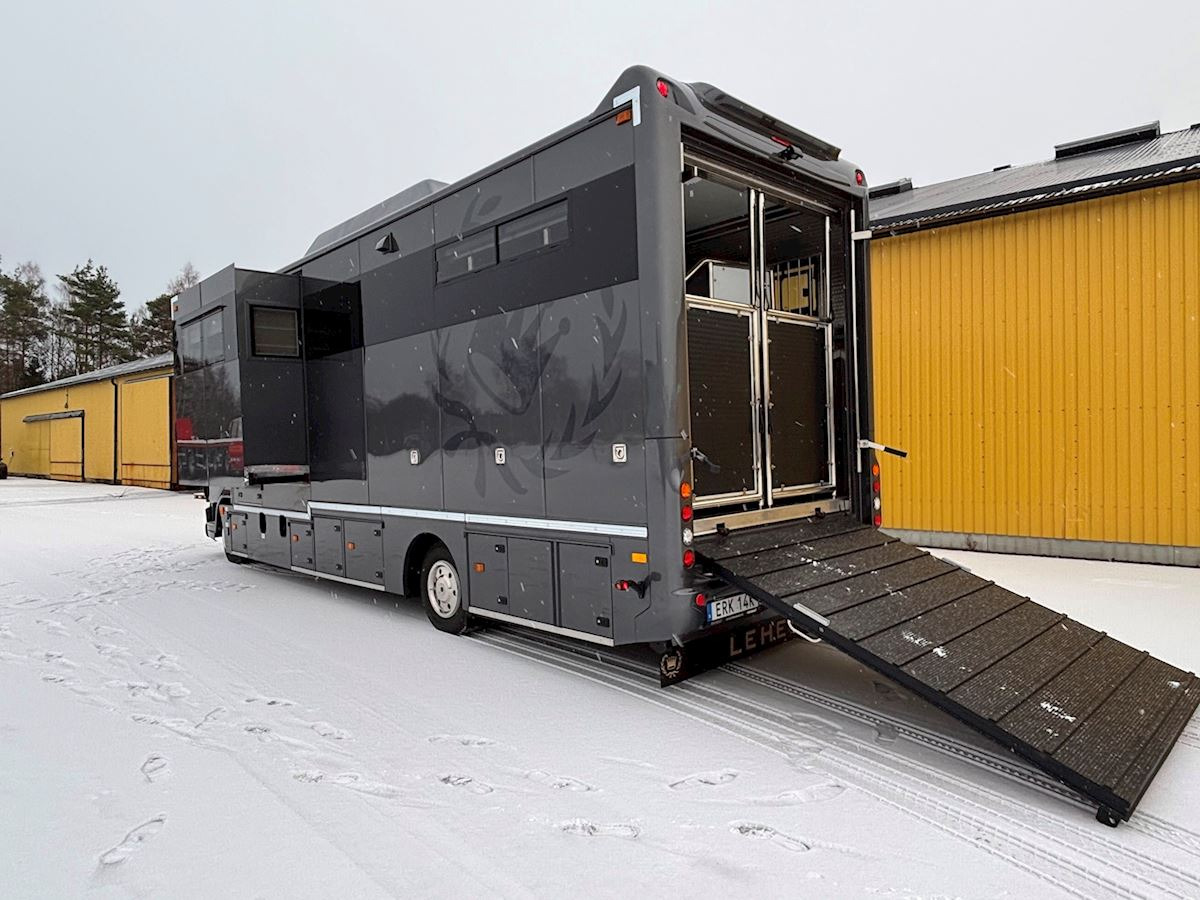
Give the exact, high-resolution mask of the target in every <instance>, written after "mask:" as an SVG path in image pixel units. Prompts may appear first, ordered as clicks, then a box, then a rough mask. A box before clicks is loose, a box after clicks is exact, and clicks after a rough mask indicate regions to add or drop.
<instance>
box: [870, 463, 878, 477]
mask: <svg viewBox="0 0 1200 900" xmlns="http://www.w3.org/2000/svg"><path fill="white" fill-rule="evenodd" d="M871 474H872V475H874V476H875V477H876V478H878V477H879V463H871Z"/></svg>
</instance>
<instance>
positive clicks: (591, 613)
mask: <svg viewBox="0 0 1200 900" xmlns="http://www.w3.org/2000/svg"><path fill="white" fill-rule="evenodd" d="M611 573H612V551H611V550H610V549H609V548H608V547H606V546H600V545H595V544H568V543H562V544H559V545H558V597H559V609H560V611H561V615H560V622H561V624H562V627H563V628H570V629H572V630H574V631H585V632H587V633H589V634H598V635H601V636H603V637H611V636H612V607H613V578H612V575H611Z"/></svg>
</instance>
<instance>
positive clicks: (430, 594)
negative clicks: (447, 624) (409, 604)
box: [425, 560, 460, 619]
mask: <svg viewBox="0 0 1200 900" xmlns="http://www.w3.org/2000/svg"><path fill="white" fill-rule="evenodd" d="M425 596H426V597H427V598H428V600H429V606H430V608H431V609H432V610H433V611H434V612H435V613H437V615H438V616H439V617H441V618H443V619H451V618H453V617H454V614H455V613H457V612H458V606H459V596H460V595H459V590H458V572H456V571H455V570H454V566H452V565H451V564H450V563H448V562H446V561H445V560H438V561H437V562H435V563H434V564H433V565H432V566H431V567H430V569H429V575H428V577H426V579H425Z"/></svg>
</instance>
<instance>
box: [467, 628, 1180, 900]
mask: <svg viewBox="0 0 1200 900" xmlns="http://www.w3.org/2000/svg"><path fill="white" fill-rule="evenodd" d="M481 639H482V640H484V641H485V642H488V643H493V645H496V644H503V645H504V649H507V650H509V651H510V652H515V653H517V655H527V656H531V657H533V658H538V657H539V656H543V657H544V658H543V659H542V660H541V661H543V662H547V663H548V664H551V665H554V664H557V663H563V664H566V667H567V668H566V670H568V671H575V672H576V674H581V675H583V676H584V677H588V678H591V679H592V680H596V681H599V682H600V683H605V682H611V683H612V686H618V684H619V685H620V686H619V687H618V689H621V690H624V691H626V692H631V693H632V692H642V693H644V692H645V691H646V690H648V689H650V688H649V686H648V682H649V681H650V679H649V678H648V677H647V678H646V679H645V680H641V679H638V680H636V681H635V680H634V678H631V677H630V675H631V674H634V673H636V672H638V671H640V672H641V674H642V675H644V676H650V675H654V676H656V675H657V673H652V672H651V670H650V669H649V668H648V667H640V666H636V664H634V665H630V664H629V663H628V661H624V662H625V664H624V665H619V666H612V665H607V666H606V665H605V664H604V663H603V662H601V663H599V665H597V663H595V662H594V661H593V660H595V659H596V656H595V654H594V652H593V651H592V649H591V648H589V650H588V651H586V653H585V652H583V651H581V650H575V651H574V652H571V651H570V650H567V651H566V653H567V654H569V656H564V651H563V649H562V648H561V647H557V646H555V644H554V643H552V642H545V641H542V640H541V639H540V638H537V639H534V638H526V637H525V636H524V635H521V636H520V637H516V636H515V635H513V633H512V632H508V631H507V630H506V631H505V637H504V638H499V639H496V638H489V637H482V638H481ZM547 646H550V647H553V648H554V650H552V651H551V652H550V653H548V654H543V653H542V652H541V651H540V649H539V648H543V647H547ZM572 657H574V658H572ZM556 667H557V666H556ZM622 669H623V670H624V672H621V670H622ZM606 670H607V671H606ZM631 670H632V671H631ZM597 676H599V677H597ZM656 680H657V679H656V678H655V681H656ZM681 688H684V689H689V692H690V693H695V692H696V691H697V688H698V685H697V682H695V681H690V682H687V683H685V684H683V685H677V686H675V687H674V688H672V689H671V690H672V692H674V691H678V690H679V689H681ZM653 690H654V691H655V692H657V693H660V694H666V693H667V692H664V691H661V689H659V688H657V685H654V686H653ZM722 693H723V694H724V696H720V695H717V694H709V695H708V700H709V703H706V704H698V703H695V702H693V701H691V700H688V701H679V700H678V699H676V700H675V701H673V702H669V703H667V704H663V703H661V702H660V701H659V700H658V699H657V698H654V699H650V698H649V697H645V699H650V702H655V703H658V704H659V705H668V706H674V707H678V708H679V709H683V708H688V709H690V710H691V711H692V712H693V713H699V717H700V718H701V719H702V720H703V719H704V718H706V717H708V718H712V719H717V720H721V721H723V723H724V725H723V726H722V729H723V730H726V731H729V732H730V733H734V734H737V733H738V728H739V726H740V727H741V728H743V729H744V728H749V729H750V730H751V731H753V732H754V733H755V734H756V735H757V739H752V741H753V743H756V744H757V745H759V746H762V747H764V749H768V750H771V751H773V752H777V753H778V752H781V750H780V748H779V746H778V744H779V742H780V740H781V739H783V738H785V737H787V736H788V735H789V733H790V736H792V737H793V738H800V739H801V740H806V741H808V740H813V739H814V738H813V736H812V735H810V734H807V733H804V732H800V731H798V730H796V729H795V727H794V726H793V725H790V724H789V723H787V722H770V721H768V722H765V723H764V724H761V725H756V724H753V723H752V722H749V721H746V719H754V718H760V719H761V718H762V716H761V715H759V713H758V712H757V711H756V710H757V708H755V709H744V708H743V709H736V708H734V707H732V706H731V705H730V703H729V698H731V697H732V698H734V699H735V702H736V703H739V704H741V703H749V702H752V701H749V700H747V699H746V698H742V697H738V696H736V695H730V694H728V693H727V692H722ZM711 703H717V704H718V705H721V706H724V707H726V709H728V710H729V712H728V713H725V714H720V713H716V712H715V711H713V710H711V707H710V704H711ZM783 715H785V716H786V714H783ZM693 717H696V716H693ZM730 725H732V726H733V727H732V728H730ZM738 736H745V735H744V734H738ZM763 738H765V739H766V740H767V742H768V743H767V744H764V743H763V741H762V739H763ZM850 740H856V739H850ZM816 741H817V742H818V743H821V744H823V745H824V746H825V748H827V749H834V750H839V751H845V750H846V749H847V748H846V747H845V746H844V745H843V741H842V737H839V739H837V740H833V741H831V740H828V739H821V738H816ZM857 743H858V745H859V746H858V748H857V749H859V750H860V751H861V750H862V749H863V748H866V749H869V750H871V751H873V752H874V754H876V755H879V756H880V757H881V758H880V759H876V760H872V759H868V758H864V759H863V761H864V762H866V763H868V764H869V765H870V767H871V768H864V767H861V766H856V765H854V764H851V763H848V762H847V761H846V759H845V758H844V753H843V756H842V757H840V758H837V757H825V759H827V760H828V761H829V762H831V763H832V764H834V765H837V766H839V767H842V768H846V769H848V770H850V771H852V772H854V773H855V774H856V775H857V776H859V777H860V778H865V779H866V780H868V781H871V782H872V783H874V784H876V785H877V786H879V788H881V789H883V790H885V791H886V790H887V789H888V788H891V789H893V790H897V791H899V792H901V793H902V794H903V795H904V796H905V797H906V799H907V800H909V801H911V802H910V803H909V804H908V805H905V804H897V803H895V802H890V801H888V799H887V798H885V797H883V796H880V794H879V793H877V792H872V791H868V793H871V794H872V796H875V797H876V798H877V799H880V800H882V801H883V802H889V805H892V806H895V807H896V808H899V809H902V810H903V811H904V812H906V813H909V814H910V815H917V817H918V818H922V819H923V820H924V821H926V822H928V823H929V824H932V825H934V826H935V827H938V828H939V829H940V830H943V831H947V832H948V833H951V834H953V835H954V836H955V837H958V838H960V839H963V840H966V841H967V842H969V843H972V844H975V845H976V846H980V847H981V848H982V849H985V850H987V851H988V852H990V853H993V854H995V855H999V856H1001V857H1002V858H1004V859H1006V861H1008V862H1010V863H1012V864H1014V865H1017V866H1018V867H1020V868H1022V869H1024V870H1026V871H1028V872H1030V874H1033V875H1035V876H1037V877H1039V878H1042V879H1044V880H1047V881H1048V882H1050V883H1052V884H1055V885H1056V886H1058V887H1061V888H1062V889H1064V890H1067V891H1070V892H1071V893H1074V894H1076V895H1078V896H1090V894H1088V893H1087V892H1086V891H1084V890H1082V889H1081V888H1079V887H1077V886H1075V885H1072V884H1070V883H1067V882H1063V881H1061V880H1060V879H1059V878H1058V877H1057V876H1056V875H1055V874H1054V873H1056V872H1061V871H1073V872H1074V873H1075V874H1076V875H1078V876H1080V877H1081V878H1083V879H1084V880H1086V881H1089V882H1091V883H1093V884H1094V885H1096V886H1097V887H1101V888H1103V889H1104V890H1106V891H1109V892H1116V893H1119V894H1121V895H1124V896H1129V897H1146V896H1147V895H1145V894H1142V893H1140V892H1139V891H1138V889H1137V887H1136V886H1133V885H1129V884H1124V883H1122V882H1120V881H1118V880H1115V878H1114V877H1113V875H1110V874H1106V873H1105V872H1103V871H1096V870H1092V869H1090V868H1088V867H1086V866H1081V865H1080V864H1079V862H1078V861H1077V860H1075V859H1072V858H1070V857H1066V856H1063V855H1061V854H1057V853H1055V852H1054V851H1053V850H1052V849H1050V848H1049V847H1047V846H1046V845H1045V844H1044V843H1037V842H1034V841H1030V840H1029V839H1028V838H1027V837H1026V836H1025V833H1026V832H1028V831H1029V830H1030V829H1029V827H1028V825H1027V823H1025V822H1022V821H1020V820H1016V819H1013V818H1012V817H1009V816H1002V817H1001V818H1003V820H1004V821H1006V822H1008V823H1009V824H1010V825H1012V826H1014V831H1007V830H1005V829H1003V828H1001V827H998V823H997V822H995V821H993V820H992V816H993V815H994V811H993V810H991V809H990V808H988V807H984V806H982V805H980V804H978V803H975V802H974V801H972V800H970V799H969V798H963V797H960V796H959V795H957V794H954V793H952V792H950V791H947V790H945V789H944V788H940V787H938V786H937V785H930V784H927V783H926V782H925V781H923V780H919V779H916V778H914V777H913V776H910V775H908V774H906V773H904V772H902V771H900V770H899V769H896V768H894V767H893V766H891V765H890V764H891V763H892V762H895V760H894V759H889V758H888V755H886V754H882V753H880V751H879V750H878V749H877V748H875V747H872V746H870V745H867V744H866V743H865V742H857ZM770 744H774V746H770ZM785 755H786V752H785ZM881 766H882V767H884V768H887V769H889V772H888V774H889V776H890V777H889V778H887V779H881V778H879V777H878V775H876V774H875V772H876V771H878V770H879V769H880V767H881ZM925 768H926V770H927V773H928V774H940V773H938V772H937V770H933V769H929V768H928V767H925ZM900 781H906V782H908V784H906V785H904V786H902V785H901V784H900V783H899V782H900ZM913 783H915V785H916V787H915V788H914V787H913V786H912V784H913ZM962 784H963V785H964V786H966V787H973V786H971V785H969V783H966V782H963V783H962ZM859 786H860V789H861V785H859ZM928 790H933V791H937V792H938V793H940V794H942V795H943V796H945V797H947V798H949V801H948V802H947V801H943V800H935V799H934V798H931V797H929V796H928V794H927V791H928ZM997 796H1000V795H997ZM1004 799H1005V800H1006V801H1007V802H1009V803H1010V805H1019V806H1020V809H1021V812H1022V813H1028V812H1029V811H1030V808H1029V807H1027V806H1025V805H1020V804H1015V803H1014V801H1011V800H1008V798H1004ZM913 803H917V804H923V805H926V806H928V805H931V804H932V805H935V806H937V807H938V809H939V811H941V812H942V813H944V814H945V815H947V816H948V817H949V818H951V819H952V820H962V821H965V822H967V823H970V824H971V825H972V826H974V827H975V828H978V829H980V830H982V831H984V832H985V833H989V836H990V837H998V838H1001V839H1003V840H1005V841H1007V842H1009V843H1011V844H1013V845H1015V847H1016V848H1017V849H1018V850H1020V851H1023V852H1025V853H1027V854H1029V855H1031V856H1033V857H1035V858H1038V859H1041V860H1043V861H1044V862H1048V863H1050V866H1051V871H1050V872H1047V871H1045V870H1042V869H1039V868H1037V867H1036V866H1033V865H1030V864H1027V863H1025V862H1023V861H1022V860H1019V859H1017V858H1016V857H1014V856H1012V855H1011V854H1009V853H1005V852H1002V851H999V850H998V849H997V848H996V847H995V846H994V845H992V843H991V842H990V841H988V840H982V841H981V840H980V839H979V837H978V835H975V834H972V833H970V832H967V831H955V830H954V829H953V828H950V827H949V826H948V824H947V823H945V822H940V821H934V820H932V819H929V818H928V817H925V816H922V815H920V814H918V813H916V812H915V810H914V809H913V808H912V804H913ZM964 804H965V805H969V806H972V807H974V808H975V809H976V810H978V813H972V812H971V811H969V810H967V809H964V808H962V807H963V805H964ZM1041 836H1042V837H1044V838H1047V839H1048V840H1050V841H1051V842H1052V843H1061V841H1056V840H1055V839H1054V838H1053V837H1052V836H1050V835H1047V834H1045V833H1044V832H1041ZM1076 836H1083V837H1090V835H1086V834H1085V833H1083V832H1077V835H1076ZM1121 849H1123V848H1121ZM1087 855H1088V856H1089V858H1090V859H1091V860H1092V861H1093V862H1094V863H1096V864H1097V865H1099V866H1102V867H1107V866H1109V865H1110V862H1109V860H1107V859H1106V858H1104V857H1101V856H1098V855H1097V854H1096V853H1092V852H1089V853H1087ZM1168 865H1169V864H1168ZM1171 869H1172V871H1171V872H1169V873H1165V874H1170V875H1175V876H1177V877H1178V874H1179V872H1181V871H1182V870H1178V869H1175V867H1171ZM1185 875H1186V873H1185ZM1151 884H1153V886H1154V887H1156V888H1159V889H1160V891H1161V894H1162V895H1169V896H1174V897H1178V898H1186V897H1187V896H1188V895H1187V894H1183V893H1180V892H1178V891H1176V890H1174V889H1172V888H1168V887H1166V886H1165V885H1161V884H1154V883H1153V882H1151Z"/></svg>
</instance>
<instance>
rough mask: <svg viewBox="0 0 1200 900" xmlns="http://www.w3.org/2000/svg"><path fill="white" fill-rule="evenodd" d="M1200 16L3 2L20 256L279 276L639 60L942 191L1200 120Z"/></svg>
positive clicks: (49, 266)
mask: <svg viewBox="0 0 1200 900" xmlns="http://www.w3.org/2000/svg"><path fill="white" fill-rule="evenodd" d="M1198 9H1200V3H1197V2H1195V0H1190V2H1188V0H1185V2H1178V3H1160V4H1156V3H1150V2H1138V3H1120V4H1117V3H1111V2H1107V3H1105V2H1100V3H1078V4H1076V3H1070V4H1067V3H1056V2H1052V0H1042V2H1038V3H988V4H974V3H969V2H963V3H945V4H942V3H927V2H926V3H877V4H871V3H863V4H851V3H846V2H823V3H819V4H815V3H803V2H779V3H761V2H749V0H737V2H732V0H731V2H726V3H709V4H672V3H665V2H660V3H656V2H653V0H637V2H627V0H610V2H606V3H603V4H582V3H570V2H557V3H543V2H538V3H525V4H522V3H520V2H514V0H508V2H486V3H479V4H473V3H464V2H461V0H438V2H422V3H410V4H405V3H400V2H374V3H370V2H329V3H306V2H278V3H265V2H264V3H258V2H253V0H243V2H232V3H227V2H211V0H205V2H194V0H193V2H186V3H175V2H167V0H157V2H121V0H115V2H113V3H95V2H79V3H60V2H51V0H37V2H19V0H0V47H2V49H0V111H2V114H3V119H2V120H0V121H2V123H3V124H2V125H0V258H2V259H3V263H2V264H3V266H4V268H5V269H11V268H12V266H13V265H15V264H16V263H18V262H20V261H23V260H26V259H32V260H35V261H37V262H39V263H40V264H41V265H42V268H43V270H44V271H45V272H46V274H47V275H48V276H51V275H56V274H60V273H64V272H68V271H70V269H71V268H72V267H73V266H74V265H75V264H76V263H77V262H82V261H84V260H86V259H87V258H88V257H92V258H94V259H95V260H96V261H97V262H98V263H103V264H105V265H107V266H108V267H109V270H110V272H111V273H112V274H113V276H114V277H115V278H116V279H117V281H118V282H119V284H120V286H121V288H122V294H123V297H124V299H125V302H126V304H127V305H128V306H129V307H130V308H131V309H132V308H134V307H137V306H139V305H141V303H143V302H144V301H145V300H146V299H148V298H150V297H152V296H154V295H155V294H157V293H159V292H160V291H161V290H162V288H163V286H164V285H165V284H166V282H167V280H168V279H169V278H170V277H171V276H172V275H173V274H175V273H176V272H177V271H178V270H179V268H180V267H181V266H182V265H183V263H184V262H185V261H188V260H190V261H192V262H193V263H194V264H195V265H196V267H197V268H198V269H199V270H200V272H201V273H202V274H203V275H208V274H210V273H211V272H213V271H215V270H217V269H219V268H221V267H222V266H225V265H227V264H229V263H231V262H236V263H237V264H238V265H241V266H246V267H251V268H263V269H275V268H278V267H280V266H282V265H284V264H285V263H288V262H291V261H292V260H294V259H296V258H297V257H299V256H300V255H302V253H303V252H304V250H305V249H306V248H307V247H308V244H309V242H310V241H311V240H312V238H313V237H314V236H315V235H316V234H317V233H318V232H320V231H322V230H324V229H325V228H327V227H329V226H331V225H334V224H336V223H337V222H339V221H341V220H342V219H345V218H348V217H349V216H351V215H353V214H354V213H356V212H359V211H360V210H362V209H364V208H365V207H367V206H370V205H372V204H374V203H376V202H378V201H379V200H381V199H383V198H384V197H386V196H388V195H390V194H392V193H394V192H396V191H398V190H399V189H401V188H403V187H405V186H407V185H409V184H411V183H413V182H415V181H419V180H421V179H423V178H438V179H441V180H443V181H456V180H458V179H459V178H462V177H464V176H466V175H468V174H470V173H471V172H473V171H475V170H477V169H479V168H481V167H483V166H485V165H487V164H488V163H490V162H493V161H495V160H497V159H499V158H500V157H502V156H505V155H507V154H509V153H510V152H512V151H514V150H517V149H519V148H520V147H523V146H525V145H526V144H529V143H532V142H533V141H535V140H537V139H538V138H540V137H543V136H544V135H546V134H548V133H550V132H551V131H554V130H557V129H558V128H560V127H562V126H564V125H566V124H569V123H570V122H572V121H574V120H576V119H578V118H580V117H582V116H584V115H586V114H588V113H590V112H591V111H592V110H593V108H594V107H595V106H596V105H597V103H598V102H599V100H600V98H601V97H602V95H603V94H604V92H605V91H606V90H607V89H608V88H609V87H610V85H611V84H612V82H613V81H615V79H616V78H617V76H618V75H619V74H620V72H621V71H622V70H623V69H624V68H625V67H626V66H628V65H631V64H634V63H645V64H647V65H651V66H654V67H657V68H659V69H661V70H663V71H664V72H666V73H668V74H669V75H671V76H672V77H674V78H678V79H680V80H683V81H707V82H711V83H712V84H715V85H718V86H719V87H721V88H722V89H724V90H726V91H728V92H730V93H732V94H734V95H736V96H738V97H741V98H742V99H744V100H746V101H747V102H749V103H751V104H753V105H755V106H758V107H759V108H761V109H764V110H766V111H767V112H769V113H770V114H772V115H774V116H777V117H779V118H781V119H784V120H785V121H788V122H790V123H792V124H794V125H796V126H797V127H799V128H802V129H804V130H806V131H809V132H811V133H813V134H815V135H817V136H819V137H821V138H824V139H826V140H828V141H830V142H832V143H834V144H837V145H838V146H840V147H842V148H843V153H844V155H845V156H846V157H847V158H849V159H852V160H854V161H856V162H857V163H859V164H860V165H861V166H862V168H863V169H864V170H865V171H866V173H867V176H868V178H869V180H870V181H871V182H873V183H876V184H879V183H883V182H885V181H891V180H893V179H895V178H898V177H901V176H911V177H912V178H913V179H914V181H915V182H916V183H917V184H928V183H931V182H935V181H942V180H945V179H948V178H953V177H956V176H959V175H966V174H971V173H973V172H978V171H983V170H985V169H991V168H993V167H995V166H997V165H1001V164H1004V163H1013V164H1017V163H1023V162H1031V161H1035V160H1039V159H1044V158H1046V157H1047V156H1049V155H1051V154H1052V152H1053V151H1052V146H1053V145H1054V144H1055V143H1060V142H1062V141H1065V140H1070V139H1074V138H1079V137H1084V136H1087V135H1091V134H1096V133H1100V132H1105V131H1111V130H1114V129H1118V128H1122V127H1126V126H1129V125H1134V124H1138V123H1142V122H1146V121H1149V120H1153V119H1160V120H1161V121H1162V126H1163V129H1164V130H1174V129H1178V128H1184V127H1187V126H1188V125H1191V124H1193V123H1196V122H1200V12H1198V11H1197V10H1198Z"/></svg>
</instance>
